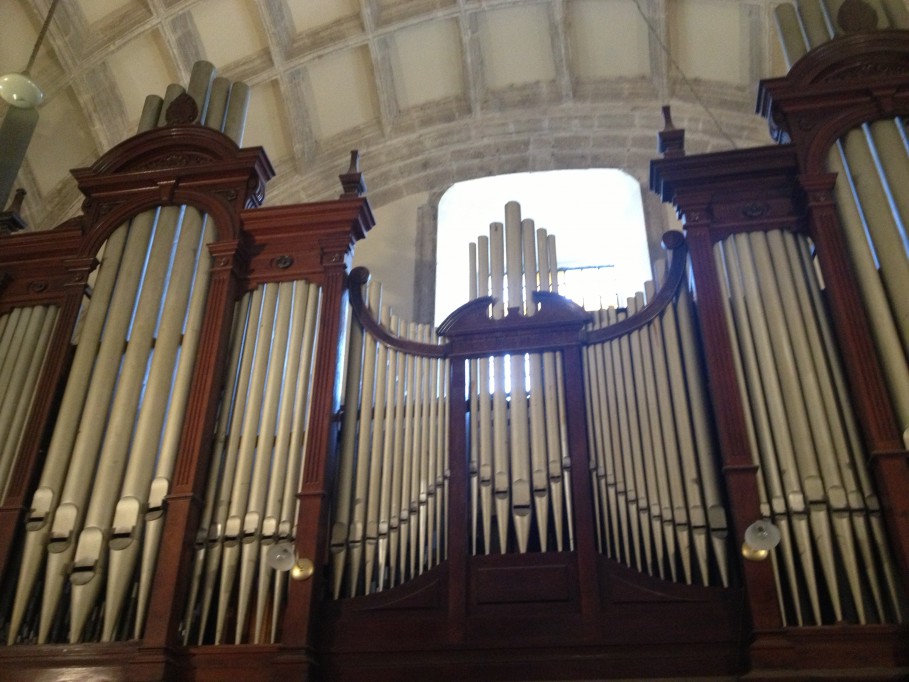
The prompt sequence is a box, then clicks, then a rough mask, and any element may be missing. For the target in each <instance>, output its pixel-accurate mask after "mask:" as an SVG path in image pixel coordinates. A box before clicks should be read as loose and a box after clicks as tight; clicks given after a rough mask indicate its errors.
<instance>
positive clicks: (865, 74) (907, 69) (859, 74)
mask: <svg viewBox="0 0 909 682" xmlns="http://www.w3.org/2000/svg"><path fill="white" fill-rule="evenodd" d="M907 73H909V63H905V62H903V63H900V62H892V61H887V62H865V63H864V64H855V65H853V66H850V67H849V68H846V69H842V70H840V71H836V72H834V73H831V74H828V75H827V76H825V77H824V78H823V79H822V82H824V83H840V82H843V81H862V80H867V79H871V78H888V77H894V76H905V75H906V74H907Z"/></svg>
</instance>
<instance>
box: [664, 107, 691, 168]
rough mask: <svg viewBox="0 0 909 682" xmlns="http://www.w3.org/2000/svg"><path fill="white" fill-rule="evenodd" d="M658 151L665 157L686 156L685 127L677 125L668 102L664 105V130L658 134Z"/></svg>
mask: <svg viewBox="0 0 909 682" xmlns="http://www.w3.org/2000/svg"><path fill="white" fill-rule="evenodd" d="M657 151H659V152H660V154H662V155H663V158H665V159H671V158H673V157H677V156H685V129H684V128H676V127H675V125H674V124H673V122H672V111H671V110H670V107H669V105H668V104H667V105H666V106H664V107H663V130H662V131H660V132H659V133H658V134H657Z"/></svg>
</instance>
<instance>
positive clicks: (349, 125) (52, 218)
mask: <svg viewBox="0 0 909 682" xmlns="http://www.w3.org/2000/svg"><path fill="white" fill-rule="evenodd" d="M49 4H50V0H4V2H3V8H2V10H0V17H2V20H0V72H2V73H7V72H10V71H17V70H21V69H22V68H23V66H24V65H25V63H26V62H27V60H28V56H29V54H30V52H31V49H32V46H33V44H34V42H35V39H36V37H37V34H38V31H39V30H40V26H41V22H42V20H43V18H44V15H45V13H46V11H47V8H48V6H49ZM775 4H778V2H777V1H776V0H637V2H636V1H635V0H524V1H517V0H61V2H60V5H59V6H58V8H57V12H56V15H55V17H54V21H53V23H52V25H51V28H50V31H49V33H48V36H47V39H46V41H45V43H44V45H43V46H42V48H41V51H40V54H39V56H38V59H37V62H36V65H35V67H34V68H33V69H32V74H31V75H32V77H33V78H34V79H35V80H36V81H37V82H38V83H40V85H41V86H42V88H43V89H44V90H45V92H46V93H47V100H46V103H45V104H44V105H43V107H42V109H41V112H40V122H39V126H38V129H37V131H36V134H35V137H34V139H33V141H32V144H31V147H30V149H29V153H28V156H27V159H26V163H25V165H24V167H23V170H22V172H21V173H20V183H19V184H20V185H21V186H24V187H26V188H27V190H28V191H29V196H28V199H27V202H26V210H25V216H26V218H27V219H29V221H30V222H31V224H32V226H33V227H35V228H41V227H49V226H51V225H53V224H55V223H56V222H58V221H59V220H62V219H63V218H65V217H68V216H69V215H73V214H75V213H76V212H77V211H78V206H79V197H78V195H77V193H76V191H75V186H74V183H73V182H72V180H71V179H70V178H69V173H68V171H69V169H70V168H74V167H78V166H84V165H87V164H89V163H91V162H92V161H93V160H94V159H95V158H96V157H97V156H98V155H99V154H101V153H103V151H105V150H107V149H108V148H110V147H111V146H113V145H114V144H116V143H118V142H120V141H122V140H123V139H125V138H126V137H128V136H129V135H131V134H132V132H134V130H135V127H136V124H137V121H138V118H139V113H140V111H141V107H142V103H143V100H144V97H145V95H146V94H149V93H156V94H163V93H164V90H165V88H166V86H167V84H168V83H171V82H179V83H183V84H185V83H186V82H187V81H188V78H189V72H190V69H191V67H192V64H193V63H194V62H195V61H196V60H198V59H207V60H208V61H211V62H212V63H213V64H214V65H215V66H216V67H217V69H218V73H219V75H222V76H226V77H228V78H231V79H234V80H243V81H245V82H246V83H247V84H249V85H250V86H251V88H252V97H251V104H250V112H249V118H248V124H247V128H246V131H247V132H246V135H245V138H244V141H243V142H244V145H262V146H264V147H265V149H266V151H267V153H268V155H269V157H270V159H271V160H272V162H273V164H274V165H275V166H276V168H277V170H278V173H279V176H278V178H277V179H276V181H275V182H274V183H273V185H272V186H271V188H270V190H269V199H268V201H269V203H289V202H294V201H306V200H313V199H321V198H325V195H322V196H313V194H314V193H318V192H320V191H321V190H320V189H319V187H320V185H318V183H314V182H312V181H311V180H310V179H309V178H310V176H311V175H312V174H313V173H316V172H319V173H323V172H324V171H325V170H328V174H329V176H330V183H329V185H327V186H328V187H334V185H335V184H336V180H335V179H334V177H335V176H336V174H337V172H338V171H340V170H341V169H342V166H343V164H344V161H345V157H346V152H347V150H349V149H352V148H357V147H358V148H360V149H361V150H362V152H363V155H364V170H365V171H366V173H367V181H369V180H370V178H371V175H370V173H371V171H370V166H369V160H370V153H371V151H372V150H379V149H381V148H390V147H391V146H393V145H397V147H398V151H397V152H395V154H394V155H392V157H393V158H396V159H397V160H398V162H400V160H401V159H406V158H407V156H406V155H407V145H408V144H409V142H408V140H413V139H414V135H415V134H416V135H422V134H424V133H425V132H426V131H433V130H443V131H444V130H452V129H453V128H452V126H456V125H467V126H472V125H478V124H479V123H481V122H487V121H489V120H492V118H495V117H498V118H497V119H496V120H499V121H508V120H513V119H514V116H515V115H516V114H523V113H526V112H529V111H542V110H545V111H550V112H556V113H559V114H560V115H564V114H566V112H572V111H574V108H575V107H586V109H585V111H586V110H590V108H591V107H592V108H596V107H601V108H603V107H611V109H610V110H615V111H621V108H622V96H627V95H628V93H634V94H635V96H638V97H644V98H645V99H646V100H647V101H648V102H649V101H652V102H653V109H654V112H655V115H658V114H659V107H658V105H659V103H661V102H666V101H671V100H673V99H675V98H678V99H681V100H683V101H687V102H688V104H689V110H692V111H694V110H696V109H697V110H699V109H703V107H702V106H701V103H699V102H698V101H697V100H698V99H700V100H702V102H703V103H704V104H707V105H708V106H711V107H715V108H716V109H717V110H722V111H723V112H727V113H731V114H734V115H736V116H740V117H741V118H742V119H743V120H746V121H748V120H750V118H753V113H752V110H753V101H754V91H755V84H756V83H757V81H758V80H759V79H760V78H764V77H770V76H774V75H780V74H782V73H784V72H785V67H784V65H783V59H782V56H781V54H780V51H779V48H778V47H777V39H776V36H775V30H774V28H773V20H772V7H773V6H774V5H775ZM639 7H640V11H639ZM642 12H643V14H644V15H646V17H647V19H648V21H649V22H650V24H651V26H652V28H653V30H651V29H650V28H649V27H648V25H647V23H645V21H644V19H643V17H642V14H641V13H642ZM661 44H662V45H666V46H668V47H669V50H670V51H671V56H670V55H669V54H667V53H666V52H665V51H664V49H663V47H662V45H661ZM673 62H675V64H676V65H677V66H678V67H679V68H676V67H675V66H674V65H673ZM682 73H684V77H683V76H682V75H681V74H682ZM684 78H687V79H688V80H689V81H690V82H691V83H693V84H694V85H695V87H696V88H698V90H699V91H700V95H699V96H698V97H696V96H695V95H694V94H693V93H691V92H690V89H689V88H688V86H687V85H686V84H685V83H684ZM617 93H618V95H617ZM622 93H624V95H623V94H622ZM0 114H2V111H0ZM509 116H511V118H509ZM702 118H704V120H706V118H707V117H706V115H704V116H702ZM654 121H655V119H654V118H652V117H651V118H649V119H648V126H649V124H650V123H652V122H654ZM703 125H704V126H706V125H707V124H703ZM446 126H447V127H446ZM753 129H754V130H763V129H765V128H764V126H763V124H762V123H760V122H755V123H754V126H753ZM509 130H510V132H511V133H514V132H515V129H514V124H512V127H511V128H510V129H509ZM695 132H697V131H695ZM642 133H643V134H644V135H646V136H648V137H647V138H646V139H647V140H648V142H647V144H648V145H650V146H651V147H652V145H653V140H654V133H655V128H653V127H649V129H647V130H643V131H642ZM488 134H490V135H491V134H493V133H488ZM719 137H722V136H719ZM442 143H443V144H444V140H443V142H442ZM375 158H376V160H377V161H378V158H379V155H378V152H376V153H375ZM385 158H386V159H387V158H389V157H388V155H386V157H385ZM377 165H378V163H377ZM553 165H558V164H557V163H555V162H554V164H553ZM371 189H372V187H371ZM331 193H336V192H335V190H334V189H332V190H331Z"/></svg>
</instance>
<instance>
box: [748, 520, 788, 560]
mask: <svg viewBox="0 0 909 682" xmlns="http://www.w3.org/2000/svg"><path fill="white" fill-rule="evenodd" d="M778 544H780V529H779V528H777V527H776V526H775V525H773V523H772V522H771V521H770V519H761V520H760V521H755V522H754V523H752V524H751V525H750V526H748V528H746V529H745V539H744V541H743V542H742V556H743V557H745V558H746V559H748V560H750V561H763V560H764V559H766V558H767V557H768V556H770V550H772V549H773V548H774V547H776V546H777V545H778Z"/></svg>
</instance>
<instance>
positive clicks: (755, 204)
mask: <svg viewBox="0 0 909 682" xmlns="http://www.w3.org/2000/svg"><path fill="white" fill-rule="evenodd" d="M769 210H770V207H769V206H768V205H767V204H765V203H764V202H762V201H751V202H749V203H747V204H745V205H744V206H742V215H743V216H744V217H745V218H750V219H751V220H754V219H755V218H760V217H761V216H763V215H766V214H767V212H768V211H769Z"/></svg>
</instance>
